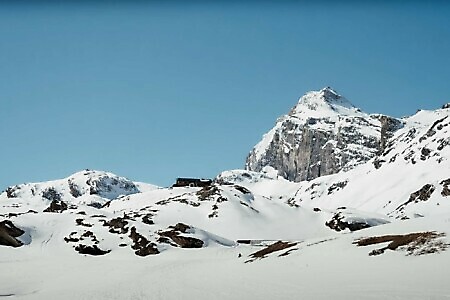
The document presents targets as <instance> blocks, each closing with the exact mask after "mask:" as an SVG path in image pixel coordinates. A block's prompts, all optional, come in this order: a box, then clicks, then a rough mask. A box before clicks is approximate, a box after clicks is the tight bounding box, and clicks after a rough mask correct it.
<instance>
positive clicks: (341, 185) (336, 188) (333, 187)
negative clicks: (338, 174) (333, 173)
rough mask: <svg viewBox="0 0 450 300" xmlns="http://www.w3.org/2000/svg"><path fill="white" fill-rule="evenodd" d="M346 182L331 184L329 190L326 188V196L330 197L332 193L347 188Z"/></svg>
mask: <svg viewBox="0 0 450 300" xmlns="http://www.w3.org/2000/svg"><path fill="white" fill-rule="evenodd" d="M347 183H348V180H346V181H341V182H336V183H333V184H332V185H331V186H330V187H329V188H328V195H331V194H332V193H334V192H337V191H339V190H342V189H343V188H345V187H346V186H347Z"/></svg>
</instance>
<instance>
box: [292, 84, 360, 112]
mask: <svg viewBox="0 0 450 300" xmlns="http://www.w3.org/2000/svg"><path fill="white" fill-rule="evenodd" d="M356 111H359V110H358V109H357V108H356V107H355V106H354V105H353V104H352V103H351V102H350V101H348V100H347V99H346V98H344V97H343V96H341V95H340V94H338V93H337V92H336V91H335V90H334V89H332V88H331V87H325V88H323V89H321V90H320V91H311V92H308V93H306V94H305V95H303V96H302V97H301V98H300V99H299V100H298V103H297V105H296V106H295V107H294V108H293V109H292V110H291V112H290V113H289V115H291V116H301V115H307V116H313V117H325V116H330V115H336V114H340V115H348V114H354V113H355V112H356Z"/></svg>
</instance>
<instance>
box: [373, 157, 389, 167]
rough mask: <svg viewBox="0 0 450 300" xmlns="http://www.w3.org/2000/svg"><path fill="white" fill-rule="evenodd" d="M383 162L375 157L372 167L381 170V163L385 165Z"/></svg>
mask: <svg viewBox="0 0 450 300" xmlns="http://www.w3.org/2000/svg"><path fill="white" fill-rule="evenodd" d="M385 162H386V161H385V160H383V159H380V158H378V157H376V158H375V159H374V160H373V166H374V167H375V169H379V168H381V166H382V165H383V163H385Z"/></svg>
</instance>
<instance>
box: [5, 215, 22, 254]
mask: <svg viewBox="0 0 450 300" xmlns="http://www.w3.org/2000/svg"><path fill="white" fill-rule="evenodd" d="M24 233H25V231H23V230H22V229H20V228H17V227H16V226H15V225H14V224H13V223H12V222H11V221H9V220H4V221H2V222H0V245H3V246H10V247H20V246H22V245H23V243H22V242H21V241H19V240H18V239H17V237H19V236H21V235H22V234H24Z"/></svg>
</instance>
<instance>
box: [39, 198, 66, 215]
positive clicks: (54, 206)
mask: <svg viewBox="0 0 450 300" xmlns="http://www.w3.org/2000/svg"><path fill="white" fill-rule="evenodd" d="M65 210H67V204H66V203H65V202H64V201H61V200H53V201H52V203H50V206H49V207H47V208H46V209H45V210H44V212H51V213H62V212H63V211H65Z"/></svg>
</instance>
